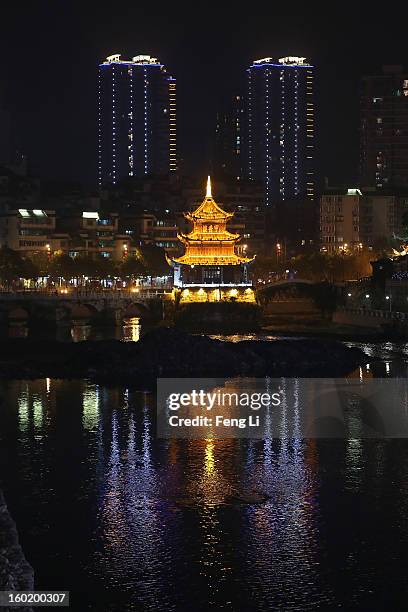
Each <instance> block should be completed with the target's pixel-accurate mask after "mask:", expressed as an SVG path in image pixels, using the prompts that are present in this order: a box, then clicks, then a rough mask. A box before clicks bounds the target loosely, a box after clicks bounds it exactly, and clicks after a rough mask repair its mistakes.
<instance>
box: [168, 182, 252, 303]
mask: <svg viewBox="0 0 408 612" xmlns="http://www.w3.org/2000/svg"><path fill="white" fill-rule="evenodd" d="M233 216H234V215H233V213H228V212H225V210H223V209H222V208H221V207H220V206H218V204H217V203H216V202H215V200H214V199H213V197H212V194H211V180H210V177H208V181H207V193H206V196H205V198H204V200H203V202H202V204H200V206H199V207H198V208H197V209H196V210H194V211H193V212H189V213H186V214H185V217H186V219H188V220H189V221H190V222H191V223H192V224H193V229H192V230H191V232H190V233H188V234H181V233H179V234H178V239H179V240H180V242H182V243H183V245H184V247H185V253H184V255H182V256H181V257H178V258H174V259H171V260H169V263H170V264H171V265H172V267H173V268H174V286H175V287H177V288H180V289H183V296H184V298H185V297H186V295H190V299H192V300H196V299H198V300H199V301H200V297H201V299H204V300H206V299H208V300H210V301H218V300H220V299H228V298H233V299H236V300H244V301H253V291H252V289H251V286H252V282H251V281H250V279H249V275H248V266H249V264H250V262H251V261H253V259H254V258H253V257H244V256H241V255H238V254H237V253H236V252H235V245H236V244H237V242H238V241H239V240H240V238H241V236H240V235H239V234H232V233H231V232H229V231H228V230H227V229H226V226H227V223H228V221H229V220H230V219H231V217H233ZM190 289H191V291H190ZM206 289H207V290H208V291H206Z"/></svg>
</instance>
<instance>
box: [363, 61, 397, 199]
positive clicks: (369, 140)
mask: <svg viewBox="0 0 408 612" xmlns="http://www.w3.org/2000/svg"><path fill="white" fill-rule="evenodd" d="M360 174H361V184H362V185H363V186H375V187H378V188H383V187H390V186H393V187H407V186H408V72H404V71H403V68H402V66H384V67H383V74H380V75H377V76H366V77H364V78H363V82H362V92H361V143H360Z"/></svg>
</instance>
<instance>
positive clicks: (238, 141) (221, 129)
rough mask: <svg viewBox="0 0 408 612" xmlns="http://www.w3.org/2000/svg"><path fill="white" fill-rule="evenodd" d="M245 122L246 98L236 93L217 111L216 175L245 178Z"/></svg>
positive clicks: (238, 178)
mask: <svg viewBox="0 0 408 612" xmlns="http://www.w3.org/2000/svg"><path fill="white" fill-rule="evenodd" d="M245 123H246V122H245V103H244V98H243V96H242V95H235V96H233V97H232V98H231V99H230V100H229V101H228V105H227V107H226V108H224V109H223V110H222V111H219V112H218V113H217V123H216V130H215V150H214V162H213V163H214V168H213V170H214V172H215V174H216V176H218V177H221V178H224V177H225V178H228V179H234V180H238V181H239V180H241V179H242V178H243V176H244V174H245V172H244V152H245V151H244V146H245V140H246V139H245V129H246V125H245Z"/></svg>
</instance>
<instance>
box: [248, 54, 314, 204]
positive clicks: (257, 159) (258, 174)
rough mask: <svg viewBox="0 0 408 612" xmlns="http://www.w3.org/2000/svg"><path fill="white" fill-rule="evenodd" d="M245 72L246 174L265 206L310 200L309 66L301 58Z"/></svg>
mask: <svg viewBox="0 0 408 612" xmlns="http://www.w3.org/2000/svg"><path fill="white" fill-rule="evenodd" d="M247 73H248V102H247V105H248V106H247V121H248V142H247V173H248V177H249V179H251V180H256V181H259V182H261V183H262V184H263V186H264V192H265V204H266V206H268V207H270V206H273V205H276V204H277V203H278V202H280V201H285V200H286V201H287V200H294V199H296V200H297V199H300V198H305V199H309V200H313V199H314V197H315V183H316V177H315V168H314V160H315V125H314V113H315V111H314V67H313V66H312V65H311V64H309V63H308V62H307V60H306V58H304V57H282V58H280V59H279V60H277V61H275V60H273V59H272V58H270V57H266V58H264V59H259V60H256V61H254V62H253V63H252V65H251V66H250V67H249V68H248V70H247Z"/></svg>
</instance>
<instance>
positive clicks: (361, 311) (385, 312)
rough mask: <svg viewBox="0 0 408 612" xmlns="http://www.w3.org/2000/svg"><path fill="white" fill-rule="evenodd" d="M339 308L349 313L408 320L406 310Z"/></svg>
mask: <svg viewBox="0 0 408 612" xmlns="http://www.w3.org/2000/svg"><path fill="white" fill-rule="evenodd" d="M338 310H340V311H342V312H345V313H347V314H354V315H363V316H366V317H371V318H376V319H385V320H394V321H408V313H406V312H395V311H392V310H391V311H390V310H374V309H370V308H339V309H338Z"/></svg>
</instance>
